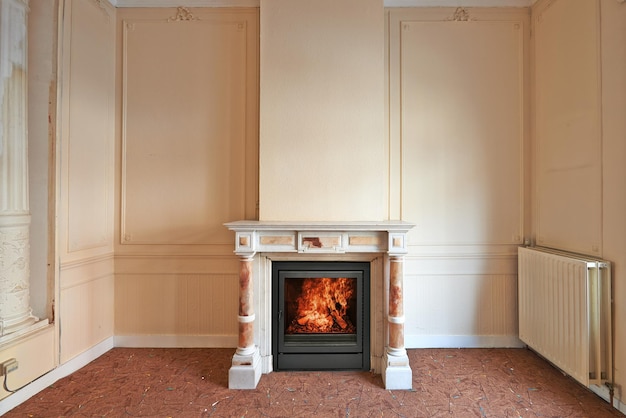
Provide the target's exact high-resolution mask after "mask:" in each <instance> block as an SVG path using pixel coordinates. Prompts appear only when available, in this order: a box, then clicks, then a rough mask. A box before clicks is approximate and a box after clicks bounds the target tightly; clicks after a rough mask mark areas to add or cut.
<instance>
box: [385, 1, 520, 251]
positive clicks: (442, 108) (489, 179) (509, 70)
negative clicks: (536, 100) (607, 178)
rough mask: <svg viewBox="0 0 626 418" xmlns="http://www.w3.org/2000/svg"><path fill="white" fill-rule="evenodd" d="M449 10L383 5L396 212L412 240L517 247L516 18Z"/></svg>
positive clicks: (424, 243) (517, 49)
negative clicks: (410, 225) (388, 37)
mask: <svg viewBox="0 0 626 418" xmlns="http://www.w3.org/2000/svg"><path fill="white" fill-rule="evenodd" d="M463 10H464V9H463ZM453 11H454V10H450V11H449V14H448V15H447V16H446V15H441V17H439V20H436V19H437V16H436V15H431V14H427V13H426V12H422V13H420V12H413V13H412V14H408V13H402V12H399V13H396V12H392V24H391V30H392V31H396V32H394V33H395V36H397V38H395V37H394V39H393V41H392V42H394V43H395V44H394V45H393V48H394V49H393V50H392V53H393V56H392V71H391V75H390V77H391V79H392V84H396V83H397V88H398V90H397V91H398V93H397V97H396V98H395V99H396V101H395V102H393V103H392V112H397V114H398V124H399V126H395V129H396V130H395V134H396V136H394V137H392V141H394V142H395V144H393V145H395V146H398V147H400V148H401V151H402V154H401V161H400V162H399V163H400V164H398V165H397V166H394V168H393V169H395V170H400V174H401V196H400V199H401V211H402V212H401V213H402V218H403V219H406V220H409V221H412V222H415V223H417V228H415V229H414V230H413V231H411V233H410V243H411V244H415V245H493V244H498V245H502V244H504V245H506V244H509V245H510V244H518V243H520V242H522V239H523V215H524V211H523V197H524V160H523V149H524V139H525V108H524V92H525V90H524V77H525V71H524V68H525V59H524V57H525V55H524V48H525V39H526V38H525V36H526V34H525V16H524V15H523V14H521V13H518V14H517V15H513V16H507V15H505V16H496V17H494V16H489V17H488V19H487V18H486V17H485V16H483V15H481V14H480V13H479V12H474V11H473V10H472V11H471V12H467V13H469V14H468V16H467V19H468V20H467V21H465V20H461V21H455V20H454V16H455V15H453ZM475 16H476V17H475ZM457 18H458V17H457ZM430 19H432V20H430ZM482 19H484V20H482ZM392 36H394V35H392Z"/></svg>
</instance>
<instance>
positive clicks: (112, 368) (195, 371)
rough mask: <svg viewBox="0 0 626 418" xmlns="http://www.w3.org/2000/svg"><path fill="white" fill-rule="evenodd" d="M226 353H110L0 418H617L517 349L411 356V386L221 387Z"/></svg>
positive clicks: (351, 380)
mask: <svg viewBox="0 0 626 418" xmlns="http://www.w3.org/2000/svg"><path fill="white" fill-rule="evenodd" d="M233 352H234V350H233V349H183V348H179V349H131V348H115V349H113V350H111V351H109V352H108V353H106V354H104V355H103V356H101V357H100V358H98V359H96V360H95V361H93V362H92V363H90V364H88V365H87V366H85V367H84V368H82V369H81V370H79V371H77V372H76V373H74V374H72V375H70V376H68V377H66V378H64V379H61V380H59V381H58V382H56V383H55V384H54V385H52V386H50V387H49V388H47V389H45V390H43V391H42V392H40V393H38V394H37V395H35V396H34V397H32V398H31V399H29V400H28V401H26V402H25V403H23V404H22V405H20V406H18V407H16V408H15V409H13V410H12V411H10V412H9V413H7V414H6V415H5V416H6V417H62V416H73V417H94V416H107V417H319V418H326V417H342V418H346V417H387V416H390V417H444V416H445V417H450V416H453V417H594V418H601V417H623V416H624V415H623V414H621V413H620V412H619V411H617V410H616V409H613V408H611V407H610V406H609V404H608V403H607V402H605V401H604V400H602V399H601V398H600V397H598V396H597V395H595V394H594V393H592V392H590V391H589V390H587V389H586V388H584V387H583V386H581V385H579V384H578V383H577V382H575V381H574V380H572V379H570V378H569V377H566V376H564V375H563V374H562V373H560V372H559V371H558V370H556V369H555V368H553V367H552V366H550V365H549V364H548V363H546V362H545V361H544V360H543V359H541V358H540V357H538V356H537V355H536V354H534V353H533V352H532V351H529V350H525V349H420V350H409V357H410V360H411V366H412V369H413V389H412V390H408V391H389V390H385V389H384V387H383V385H382V379H381V377H380V375H375V374H372V373H369V372H275V373H270V374H268V375H263V376H262V377H261V381H260V382H259V385H258V387H257V389H255V390H229V389H228V369H229V367H230V361H231V357H232V354H233Z"/></svg>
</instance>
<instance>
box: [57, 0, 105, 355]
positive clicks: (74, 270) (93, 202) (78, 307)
mask: <svg viewBox="0 0 626 418" xmlns="http://www.w3.org/2000/svg"><path fill="white" fill-rule="evenodd" d="M62 27H63V36H62V43H61V45H60V46H61V48H62V52H61V54H60V57H61V74H60V78H61V83H60V95H59V97H60V112H59V118H60V123H59V124H60V131H59V142H60V145H59V151H58V152H59V154H58V156H57V158H58V160H57V161H58V164H60V175H59V182H60V187H59V194H60V196H59V201H60V205H59V210H58V219H59V226H58V235H59V243H60V245H59V249H58V257H59V260H60V265H59V272H58V283H57V286H58V287H57V292H58V293H57V294H56V296H55V320H56V321H58V324H59V329H60V341H59V347H60V354H59V356H60V360H61V362H62V363H63V362H66V361H68V360H71V359H72V358H74V357H76V356H77V355H79V354H81V353H83V352H86V351H88V350H89V349H90V348H92V347H94V346H95V345H97V344H98V343H100V342H102V341H104V340H105V339H107V338H109V337H111V336H112V335H113V304H114V299H113V283H114V280H113V274H114V268H113V221H114V211H113V205H114V194H113V193H114V185H115V181H114V175H115V171H114V167H115V156H114V147H115V136H114V126H115V125H114V122H115V107H114V106H115V9H114V8H113V7H112V6H111V5H110V4H109V3H108V2H98V1H84V0H67V1H66V2H65V3H64V4H63V22H62Z"/></svg>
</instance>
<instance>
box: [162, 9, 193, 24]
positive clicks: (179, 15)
mask: <svg viewBox="0 0 626 418" xmlns="http://www.w3.org/2000/svg"><path fill="white" fill-rule="evenodd" d="M193 20H200V19H198V18H197V17H195V16H194V15H193V13H191V11H189V9H188V8H186V7H182V6H179V7H178V8H177V9H176V16H171V17H169V18H168V19H167V21H168V22H191V21H193Z"/></svg>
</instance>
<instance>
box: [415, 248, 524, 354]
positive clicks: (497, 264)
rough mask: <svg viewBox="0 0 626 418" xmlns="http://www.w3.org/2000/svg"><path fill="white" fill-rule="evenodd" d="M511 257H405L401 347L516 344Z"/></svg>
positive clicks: (514, 277)
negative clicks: (404, 338)
mask: <svg viewBox="0 0 626 418" xmlns="http://www.w3.org/2000/svg"><path fill="white" fill-rule="evenodd" d="M515 267H516V262H515V256H482V257H481V256H478V255H474V256H473V257H460V256H457V257H454V256H445V257H428V256H424V257H410V258H409V259H408V260H407V265H406V268H405V270H406V271H408V272H409V273H407V274H406V275H405V294H406V295H408V296H407V298H408V299H409V300H410V302H411V303H408V304H407V305H406V308H405V311H406V312H405V316H406V317H407V322H406V328H405V334H406V345H407V347H411V348H418V347H492V346H499V347H507V346H521V345H522V344H521V342H520V341H519V340H518V339H517V333H518V331H517V271H516V269H515Z"/></svg>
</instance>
